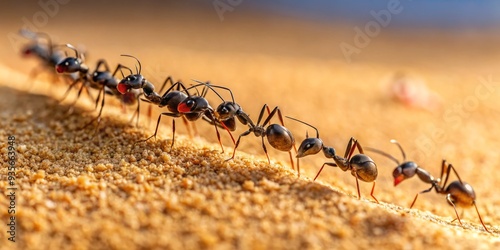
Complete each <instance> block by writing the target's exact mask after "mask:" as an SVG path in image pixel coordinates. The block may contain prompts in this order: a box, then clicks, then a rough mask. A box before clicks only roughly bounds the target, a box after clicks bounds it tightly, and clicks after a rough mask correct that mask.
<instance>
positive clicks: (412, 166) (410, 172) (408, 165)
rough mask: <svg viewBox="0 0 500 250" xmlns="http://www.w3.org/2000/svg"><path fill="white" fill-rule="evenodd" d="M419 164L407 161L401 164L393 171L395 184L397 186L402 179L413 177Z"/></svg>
mask: <svg viewBox="0 0 500 250" xmlns="http://www.w3.org/2000/svg"><path fill="white" fill-rule="evenodd" d="M417 168H418V165H417V163H415V162H412V161H407V162H403V164H401V165H399V166H398V167H396V168H395V169H394V171H393V172H392V177H394V186H397V185H398V184H399V183H401V182H402V181H404V180H406V179H409V178H411V177H413V176H414V175H415V174H416V173H417Z"/></svg>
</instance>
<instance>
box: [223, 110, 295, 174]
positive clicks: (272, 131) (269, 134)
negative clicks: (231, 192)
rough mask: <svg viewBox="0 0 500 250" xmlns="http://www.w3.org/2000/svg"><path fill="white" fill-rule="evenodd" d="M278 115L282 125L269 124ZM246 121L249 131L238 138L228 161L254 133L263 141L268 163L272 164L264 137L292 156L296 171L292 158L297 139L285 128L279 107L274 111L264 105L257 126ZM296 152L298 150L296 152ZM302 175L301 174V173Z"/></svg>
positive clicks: (274, 146)
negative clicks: (242, 142)
mask: <svg viewBox="0 0 500 250" xmlns="http://www.w3.org/2000/svg"><path fill="white" fill-rule="evenodd" d="M266 110H267V112H268V116H267V118H266V119H265V120H264V122H263V123H262V125H260V122H261V121H262V118H263V117H264V112H265V111H266ZM276 113H277V114H278V118H279V120H280V122H281V125H279V124H269V123H270V121H271V118H273V117H274V115H275V114H276ZM245 120H246V121H247V122H248V126H249V129H248V130H247V131H245V132H243V133H242V134H240V136H239V137H238V140H237V141H236V145H235V146H234V150H233V155H232V156H231V158H229V159H228V160H232V159H234V155H235V154H236V149H237V148H238V145H239V144H240V140H241V137H243V136H247V135H249V134H251V133H253V134H254V135H255V136H256V137H261V139H262V148H263V149H264V153H265V154H266V157H267V161H268V162H269V163H271V160H270V159H269V154H268V153H267V148H266V144H265V143H264V137H266V138H267V142H268V143H269V144H270V145H271V146H272V147H273V148H275V149H277V150H280V151H285V152H286V151H288V154H289V155H290V163H291V165H292V169H294V170H295V165H294V163H293V157H292V152H291V150H292V148H295V138H294V137H293V135H292V132H290V130H288V129H287V128H285V124H284V122H283V116H282V114H281V110H280V109H279V107H277V106H276V107H275V108H274V109H273V111H270V110H269V107H268V106H267V104H264V106H263V107H262V109H261V111H260V114H259V119H258V120H257V124H254V123H253V121H252V120H251V119H250V117H248V116H246V118H245ZM268 124H269V125H268ZM295 151H296V150H295ZM299 173H300V172H299Z"/></svg>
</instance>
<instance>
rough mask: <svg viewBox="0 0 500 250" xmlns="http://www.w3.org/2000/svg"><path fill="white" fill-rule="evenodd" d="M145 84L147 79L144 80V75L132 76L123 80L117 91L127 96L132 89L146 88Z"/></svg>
mask: <svg viewBox="0 0 500 250" xmlns="http://www.w3.org/2000/svg"><path fill="white" fill-rule="evenodd" d="M145 83H146V78H144V76H143V75H141V74H132V75H129V76H127V77H125V78H123V79H122V80H121V81H120V82H119V83H118V85H117V86H116V89H118V91H119V92H120V93H122V94H125V93H127V92H128V91H130V90H131V89H140V88H142V86H144V84H145Z"/></svg>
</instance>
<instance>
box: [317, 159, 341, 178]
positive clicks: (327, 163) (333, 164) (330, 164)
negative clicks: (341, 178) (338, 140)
mask: <svg viewBox="0 0 500 250" xmlns="http://www.w3.org/2000/svg"><path fill="white" fill-rule="evenodd" d="M325 165H328V166H330V167H336V166H337V164H335V163H333V162H325V163H323V165H322V166H321V168H320V169H319V171H318V173H317V174H316V177H314V181H316V179H317V178H318V176H319V174H320V173H321V171H323V167H325Z"/></svg>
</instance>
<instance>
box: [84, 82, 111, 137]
mask: <svg viewBox="0 0 500 250" xmlns="http://www.w3.org/2000/svg"><path fill="white" fill-rule="evenodd" d="M102 91H103V92H104V88H102ZM100 93H101V92H99V96H100ZM105 96H106V94H104V95H103V96H102V101H101V108H100V109H99V114H98V115H97V117H95V118H94V119H92V120H91V121H90V122H88V123H87V124H85V126H83V127H82V129H84V128H86V127H87V126H89V125H90V124H92V123H94V121H97V125H96V129H95V130H96V132H97V129H98V127H99V123H100V122H101V115H102V110H103V109H104V100H105ZM96 108H97V105H96Z"/></svg>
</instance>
